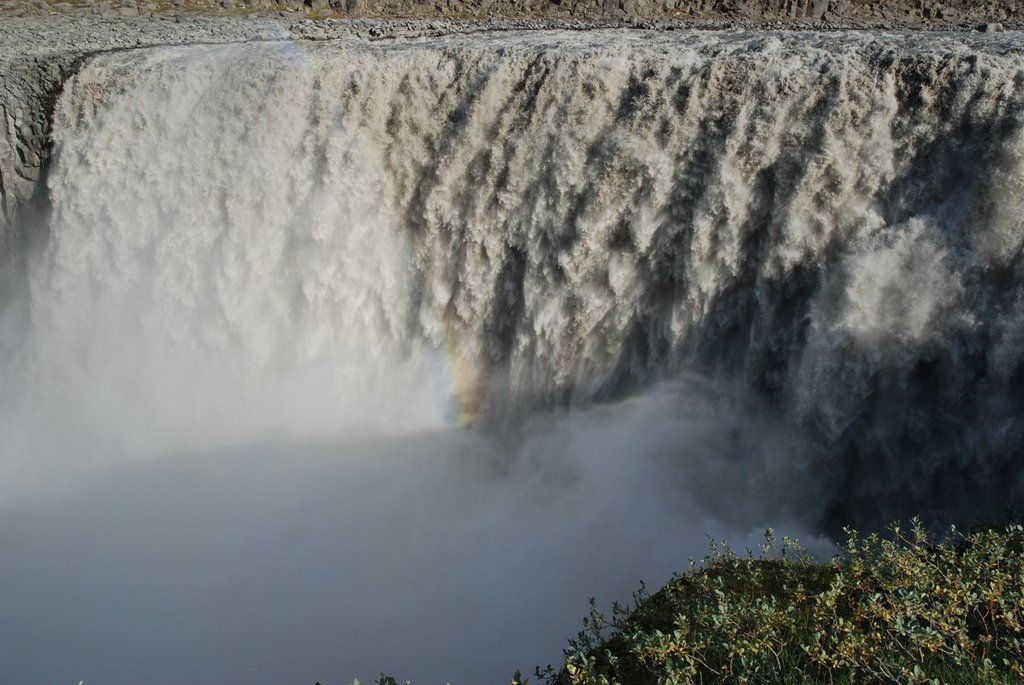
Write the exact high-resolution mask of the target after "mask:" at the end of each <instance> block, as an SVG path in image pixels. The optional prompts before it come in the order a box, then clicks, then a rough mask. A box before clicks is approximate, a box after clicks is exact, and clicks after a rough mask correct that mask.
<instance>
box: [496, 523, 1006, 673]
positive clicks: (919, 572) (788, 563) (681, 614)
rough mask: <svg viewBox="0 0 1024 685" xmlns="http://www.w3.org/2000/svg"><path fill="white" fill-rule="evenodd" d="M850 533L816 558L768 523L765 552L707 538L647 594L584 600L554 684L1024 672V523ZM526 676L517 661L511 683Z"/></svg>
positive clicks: (919, 527) (916, 524)
mask: <svg viewBox="0 0 1024 685" xmlns="http://www.w3.org/2000/svg"><path fill="white" fill-rule="evenodd" d="M890 530H891V533H892V535H891V536H886V537H881V536H878V535H871V536H868V537H866V538H861V537H859V536H858V535H857V534H856V533H855V532H854V531H849V530H848V531H847V536H848V539H847V541H846V544H845V546H844V548H843V552H842V553H841V554H839V555H837V556H836V557H834V558H833V559H832V561H831V562H829V563H826V564H821V563H818V562H816V561H814V560H813V559H811V558H810V556H809V555H808V554H807V553H806V552H805V551H804V550H802V549H801V548H800V547H799V545H798V544H797V543H796V542H795V541H793V540H790V539H788V538H786V539H784V540H783V543H782V545H781V546H780V545H778V544H777V543H776V541H775V539H774V535H773V533H772V532H771V531H767V533H766V541H765V544H764V545H763V546H762V551H761V554H760V555H759V556H758V557H757V558H754V556H753V554H750V553H748V555H747V556H746V557H740V556H737V555H736V554H735V553H733V552H732V551H731V550H730V549H729V548H728V547H727V546H724V545H717V544H714V543H713V544H712V551H711V554H710V555H709V556H708V557H707V558H706V559H705V560H704V562H703V563H702V564H701V565H699V566H698V565H697V564H694V563H692V562H691V568H690V571H689V572H688V573H687V574H686V575H685V576H676V577H675V578H674V579H673V580H672V581H671V582H669V583H668V584H667V585H666V586H665V587H664V588H662V589H661V590H659V591H658V592H657V593H655V594H654V595H649V594H647V592H646V591H645V590H644V589H641V590H640V592H638V593H637V594H636V595H634V601H635V608H634V609H633V610H632V611H630V610H628V609H627V608H626V607H624V606H621V605H613V607H612V614H611V617H606V616H605V615H604V614H603V612H601V611H600V609H599V608H598V607H597V605H596V603H595V602H594V600H591V611H590V616H589V617H588V618H587V619H585V620H584V630H583V631H581V632H580V633H579V635H578V636H577V637H576V638H575V639H573V640H570V642H569V647H568V648H567V649H566V650H565V658H566V659H565V664H564V666H563V668H562V670H561V671H560V672H557V673H556V672H555V671H554V670H553V669H552V668H551V667H548V669H547V670H546V671H541V670H540V669H538V671H537V673H536V676H537V678H538V679H539V680H543V681H547V682H548V683H554V684H556V685H611V684H612V683H626V684H633V683H640V684H645V685H646V684H647V683H657V684H659V685H661V684H667V683H672V684H675V683H702V684H703V683H723V684H724V683H737V684H738V683H787V684H788V683H861V682H870V683H920V684H922V685H923V684H929V685H937V684H938V683H997V684H998V683H1007V684H1009V683H1020V682H1024V553H1022V543H1024V527H1022V526H1020V525H1009V526H1005V527H1002V528H988V529H983V530H978V531H975V532H972V533H969V534H966V535H965V534H962V533H960V532H959V531H957V530H956V529H955V528H951V529H950V530H949V531H948V533H947V534H946V535H944V536H943V538H942V540H940V541H936V540H935V539H933V538H931V537H930V536H929V535H928V534H927V533H926V532H925V530H924V528H923V527H922V526H921V524H920V522H918V521H916V520H915V521H914V522H913V525H912V527H911V529H910V530H909V531H904V530H902V529H901V528H899V527H895V526H894V527H892V528H891V529H890ZM521 682H525V681H523V680H521V679H520V678H519V674H516V677H515V678H514V679H513V684H514V685H517V684H518V683H521Z"/></svg>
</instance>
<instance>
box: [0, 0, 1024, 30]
mask: <svg viewBox="0 0 1024 685" xmlns="http://www.w3.org/2000/svg"><path fill="white" fill-rule="evenodd" d="M0 11H6V12H16V13H23V14H26V13H41V12H78V11H88V12H92V13H96V14H100V15H106V16H112V17H131V16H137V15H139V14H154V13H155V14H181V13H195V12H202V13H221V14H233V13H250V12H254V13H267V12H284V13H290V12H302V13H310V14H315V15H317V16H321V17H332V16H334V17H338V16H341V17H347V16H364V17H437V18H465V17H474V18H487V17H495V16H534V17H563V18H569V17H572V18H577V19H603V20H609V19H626V18H650V17H675V18H691V19H692V18H698V17H707V18H719V19H734V20H735V19H745V20H754V21H789V20H814V21H823V20H825V21H831V22H847V23H873V24H880V23H882V24H884V23H898V24H925V25H936V24H957V23H959V22H975V23H976V22H982V23H992V22H999V21H1007V20H1019V19H1020V17H1021V15H1022V8H1021V6H1020V3H1018V2H1016V1H1015V0H990V1H987V2H983V1H980V0H102V1H100V2H91V1H90V2H85V0H65V1H56V0H28V1H27V2H26V1H25V0H0Z"/></svg>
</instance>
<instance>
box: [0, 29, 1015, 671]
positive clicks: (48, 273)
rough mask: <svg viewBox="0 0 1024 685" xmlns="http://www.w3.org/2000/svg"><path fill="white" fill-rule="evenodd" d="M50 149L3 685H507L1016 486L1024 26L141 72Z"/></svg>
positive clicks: (595, 35) (326, 52)
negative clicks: (695, 602)
mask: <svg viewBox="0 0 1024 685" xmlns="http://www.w3.org/2000/svg"><path fill="white" fill-rule="evenodd" d="M53 131H54V133H53V136H54V143H55V146H54V162H53V166H52V168H51V170H50V174H49V197H50V201H51V212H50V218H49V223H48V227H47V228H46V230H45V231H43V232H42V237H41V238H40V239H39V240H38V241H37V243H38V244H37V246H36V247H37V248H38V249H35V250H33V252H32V254H30V255H29V257H28V264H29V266H28V279H27V280H28V283H27V288H26V293H25V298H26V302H27V305H26V307H27V310H28V312H29V313H30V317H31V329H30V330H28V331H25V330H23V329H21V328H19V329H17V330H12V328H11V327H10V326H6V327H4V328H2V329H0V330H2V331H3V332H2V335H4V336H5V337H6V338H8V340H6V341H5V343H6V344H7V345H9V346H12V348H14V347H17V349H19V350H21V351H20V352H19V354H16V355H14V358H13V359H11V360H7V362H6V364H5V365H4V367H3V370H2V374H3V376H2V378H0V380H3V382H4V386H5V387H10V388H14V389H15V391H14V392H11V391H8V392H5V393H4V398H3V400H0V514H2V515H0V549H2V550H3V555H4V561H3V563H2V564H0V587H2V588H3V589H4V590H3V596H2V597H0V675H3V676H4V680H10V681H11V682H15V681H16V682H19V683H34V682H40V683H42V682H62V681H66V682H74V681H77V680H78V679H84V680H86V682H95V683H129V682H146V683H204V682H209V683H224V682H239V683H242V682H244V683H247V685H251V684H256V683H284V682H291V683H302V682H308V683H312V682H313V681H314V680H316V679H320V680H321V681H324V682H335V681H338V682H348V681H349V680H351V678H352V677H355V676H358V677H360V678H361V679H363V680H364V681H366V680H369V679H371V678H372V677H373V676H374V675H375V674H376V673H377V672H378V671H379V670H386V671H391V672H394V673H395V674H396V675H399V676H402V677H408V678H413V679H414V680H415V682H416V683H417V685H420V684H422V685H427V684H428V683H431V682H436V681H443V680H451V681H453V682H454V683H482V682H502V681H503V680H504V679H507V677H508V676H510V675H511V673H512V671H513V670H515V669H516V668H522V669H524V670H529V669H532V667H533V666H534V665H536V664H537V663H547V662H549V661H554V660H556V659H557V658H558V656H559V653H560V649H561V646H562V644H563V643H564V639H565V638H566V637H568V636H569V635H571V634H573V633H574V632H575V630H576V627H577V625H578V620H579V618H580V617H581V616H582V615H583V613H585V610H586V598H587V597H588V596H590V595H597V596H598V597H601V598H603V599H606V600H610V599H614V598H620V599H621V598H626V597H628V594H629V592H630V590H632V589H634V588H635V587H636V585H637V584H638V583H639V581H640V580H641V579H645V580H647V581H649V582H651V583H655V584H657V583H660V582H663V581H664V580H665V579H666V578H667V577H668V575H669V574H670V573H671V572H672V571H673V570H681V569H683V568H685V566H686V562H687V559H688V558H689V557H691V556H693V557H698V556H700V555H701V554H702V553H703V551H704V549H705V546H706V537H705V536H706V535H713V536H715V537H723V536H724V537H727V538H728V539H730V540H731V541H733V542H734V543H735V544H736V545H737V546H739V547H742V546H743V545H745V544H750V543H751V541H753V540H755V539H756V538H757V537H758V535H759V531H760V530H763V528H764V527H766V526H768V525H775V526H777V527H779V528H780V529H781V530H783V531H784V532H788V533H796V534H805V535H807V536H811V537H813V536H815V535H817V534H819V533H822V532H828V531H834V530H835V529H836V527H837V526H840V525H843V524H854V525H860V526H866V527H875V526H878V525H879V524H881V523H883V522H885V521H886V520H888V519H890V518H892V517H900V516H908V515H911V514H923V515H926V516H930V517H932V518H935V519H938V520H946V519H951V520H969V519H970V518H971V517H974V516H979V515H985V514H989V513H992V512H994V511H998V510H999V509H1000V508H1002V507H1004V506H1006V505H1020V504H1021V503H1022V498H1024V495H1022V492H1024V480H1022V474H1024V470H1022V468H1021V456H1022V454H1021V453H1022V445H1024V442H1022V439H1024V414H1022V410H1024V291H1022V287H1021V284H1022V282H1024V259H1022V246H1024V211H1022V210H1024V40H1022V39H1021V38H1019V37H1016V36H1013V35H1009V37H998V38H994V37H991V36H984V37H982V36H977V37H975V36H948V35H926V34H914V35H907V34H892V35H876V34H871V35H869V34H859V33H845V34H838V33H837V34H814V33H779V34H764V33H760V34H743V33H722V32H703V33H698V32H675V33H662V34H647V33H642V32H632V33H620V32H611V31H608V32H588V33H568V32H538V33H529V34H497V35H481V36H472V37H447V38H443V39H434V40H415V41H401V42H393V43H378V44H369V43H364V42H360V41H344V42H331V43H321V44H297V43H266V44H251V45H232V46H219V47H187V48H185V47H182V48H177V47H171V48H159V49H149V50H139V51H129V52H119V53H112V54H105V55H99V56H96V57H94V58H92V59H90V60H89V61H88V62H87V63H86V64H85V65H84V66H83V67H82V68H81V70H80V71H79V73H78V74H77V75H76V76H74V77H73V78H72V79H71V80H70V82H69V83H68V84H67V86H66V88H65V91H64V93H63V96H62V97H61V100H60V102H59V103H58V107H57V112H56V115H55V121H54V127H53ZM15 338H17V341H18V345H17V346H13V345H11V341H12V340H14V339H15Z"/></svg>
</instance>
